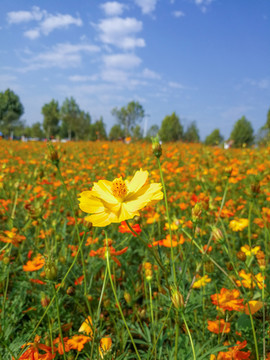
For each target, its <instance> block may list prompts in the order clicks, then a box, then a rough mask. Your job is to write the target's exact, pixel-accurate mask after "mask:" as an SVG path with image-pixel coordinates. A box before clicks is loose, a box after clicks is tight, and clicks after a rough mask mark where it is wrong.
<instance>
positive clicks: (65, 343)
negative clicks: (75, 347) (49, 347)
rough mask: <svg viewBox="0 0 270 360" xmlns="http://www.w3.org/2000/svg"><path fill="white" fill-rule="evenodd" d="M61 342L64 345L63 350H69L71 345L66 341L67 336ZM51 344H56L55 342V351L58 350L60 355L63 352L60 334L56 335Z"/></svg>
mask: <svg viewBox="0 0 270 360" xmlns="http://www.w3.org/2000/svg"><path fill="white" fill-rule="evenodd" d="M63 342H64V346H65V352H66V353H67V352H69V351H70V350H71V347H70V345H69V343H68V337H64V338H63ZM53 344H54V345H56V344H57V348H56V349H55V350H56V351H58V353H59V354H60V355H63V354H64V348H63V344H62V340H61V338H60V336H58V337H57V338H56V339H55V340H54V341H53Z"/></svg>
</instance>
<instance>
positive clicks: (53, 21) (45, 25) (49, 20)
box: [40, 14, 83, 35]
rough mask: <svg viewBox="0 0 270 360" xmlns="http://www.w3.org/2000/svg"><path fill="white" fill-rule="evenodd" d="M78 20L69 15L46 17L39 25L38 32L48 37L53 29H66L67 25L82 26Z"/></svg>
mask: <svg viewBox="0 0 270 360" xmlns="http://www.w3.org/2000/svg"><path fill="white" fill-rule="evenodd" d="M82 24H83V22H82V20H81V19H80V18H74V17H73V16H71V15H69V14H57V15H48V16H47V17H46V19H44V20H43V21H42V22H41V24H40V31H41V32H42V33H43V34H45V35H48V34H49V33H50V32H52V31H53V30H55V29H59V28H67V27H69V25H76V26H82Z"/></svg>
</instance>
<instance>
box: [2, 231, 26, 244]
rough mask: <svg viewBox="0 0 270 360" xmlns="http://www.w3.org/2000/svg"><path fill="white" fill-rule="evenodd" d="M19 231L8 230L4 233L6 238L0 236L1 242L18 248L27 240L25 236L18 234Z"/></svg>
mask: <svg viewBox="0 0 270 360" xmlns="http://www.w3.org/2000/svg"><path fill="white" fill-rule="evenodd" d="M17 231H18V230H17V229H16V228H12V229H11V231H9V230H6V231H4V234H5V235H4V236H3V235H0V241H1V242H4V243H10V244H13V245H14V246H16V247H18V246H19V244H20V243H21V242H22V241H23V240H25V236H23V235H19V234H17Z"/></svg>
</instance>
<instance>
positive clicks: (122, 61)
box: [103, 54, 142, 69]
mask: <svg viewBox="0 0 270 360" xmlns="http://www.w3.org/2000/svg"><path fill="white" fill-rule="evenodd" d="M103 62H104V64H105V66H106V67H107V68H121V69H132V68H134V67H137V66H139V65H140V63H141V62H142V60H141V59H140V58H139V57H138V56H136V55H135V54H113V55H105V56H104V57H103Z"/></svg>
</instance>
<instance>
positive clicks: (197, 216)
mask: <svg viewBox="0 0 270 360" xmlns="http://www.w3.org/2000/svg"><path fill="white" fill-rule="evenodd" d="M153 146H154V153H153V149H152V145H151V144H149V143H131V144H128V145H127V144H123V143H118V142H115V143H109V142H70V143H66V144H58V143H56V144H53V145H51V144H49V145H47V144H46V143H39V142H35V143H34V142H33V143H21V142H11V141H5V140H1V141H0V169H1V172H0V304H1V311H0V359H4V360H5V359H7V360H8V359H16V360H19V359H20V360H28V359H29V360H30V359H31V360H38V359H46V360H50V359H64V360H72V359H85V360H86V359H105V360H106V359H110V360H111V359H114V360H121V359H141V360H143V359H145V360H146V359H147V360H150V359H153V360H154V359H155V360H156V359H162V360H164V359H175V360H195V359H197V360H203V359H209V360H223V359H224V360H230V359H235V360H238V359H239V360H240V359H256V360H265V359H270V340H269V335H270V325H269V324H270V323H269V321H270V315H269V305H270V300H269V291H270V282H269V279H270V276H269V275H270V266H269V255H270V245H269V244H270V242H269V241H270V232H269V230H270V226H269V225H270V203H269V201H270V185H269V180H270V171H269V170H270V149H267V148H262V149H241V150H240V149H230V150H223V149H220V148H211V147H205V146H203V145H199V144H197V145H191V144H184V143H170V144H165V145H162V155H161V156H160V158H159V155H160V152H161V149H160V147H159V146H158V144H155V145H153ZM155 155H157V156H155Z"/></svg>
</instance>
